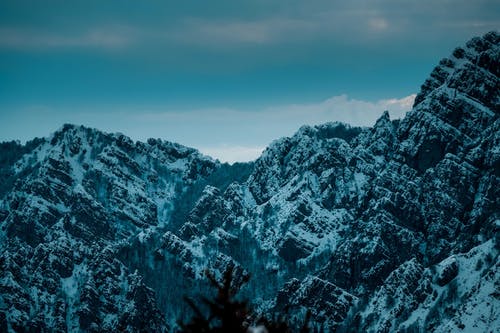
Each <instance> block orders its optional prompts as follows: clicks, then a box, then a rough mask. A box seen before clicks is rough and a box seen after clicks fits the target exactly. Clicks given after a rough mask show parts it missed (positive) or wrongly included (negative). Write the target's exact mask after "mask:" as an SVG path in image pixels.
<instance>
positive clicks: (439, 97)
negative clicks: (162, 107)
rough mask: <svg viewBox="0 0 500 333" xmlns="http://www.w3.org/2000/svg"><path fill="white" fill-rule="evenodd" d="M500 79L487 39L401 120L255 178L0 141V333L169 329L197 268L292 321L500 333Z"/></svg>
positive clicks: (167, 155)
mask: <svg viewBox="0 0 500 333" xmlns="http://www.w3.org/2000/svg"><path fill="white" fill-rule="evenodd" d="M499 75H500V35H499V34H498V33H496V32H490V33H488V34H486V35H484V36H483V37H480V38H479V37H478V38H474V39H472V40H470V41H469V42H467V44H466V45H465V46H463V47H459V48H457V49H455V50H454V51H453V53H452V55H451V56H450V57H448V58H445V59H443V60H441V61H440V62H439V64H438V66H436V68H435V69H434V70H433V71H432V73H431V74H430V76H429V78H428V79H427V80H426V81H425V82H424V84H423V85H422V88H421V91H420V92H419V94H418V95H417V97H416V99H415V104H414V106H413V109H412V110H411V111H410V112H408V114H407V115H406V117H405V118H404V119H401V120H391V119H390V116H389V114H388V113H387V112H385V113H383V114H382V115H381V117H380V119H379V120H378V121H377V122H376V124H374V126H373V127H371V128H358V127H352V126H349V125H347V124H341V123H327V124H323V125H319V126H313V127H312V126H304V127H302V128H300V129H299V130H298V132H297V133H296V134H295V135H293V136H292V137H289V138H282V139H279V140H276V141H274V142H273V143H272V144H271V145H270V146H269V147H268V148H267V149H266V150H265V151H264V152H263V154H262V156H261V157H260V158H259V159H257V161H256V162H255V163H239V164H238V163H237V164H234V165H228V164H223V163H220V162H219V161H216V160H213V159H212V158H210V157H207V156H203V155H202V154H200V153H199V152H198V151H196V150H195V149H192V148H187V147H184V146H181V145H179V144H175V143H170V142H165V141H162V140H155V139H150V140H148V141H147V142H133V141H132V140H131V139H129V138H128V137H126V136H125V135H122V134H107V133H103V132H100V131H98V130H96V129H90V128H85V127H82V126H75V125H65V126H64V127H63V128H61V129H60V130H58V131H57V132H55V133H54V134H53V135H52V136H50V137H48V138H44V139H35V140H33V141H30V142H28V143H26V144H25V145H21V144H19V143H16V142H6V143H2V144H0V182H1V185H0V226H1V229H0V250H1V251H0V331H2V332H44V331H52V332H66V331H68V332H115V331H117V330H118V331H126V332H139V331H149V332H161V331H175V329H176V327H177V326H176V322H177V320H178V319H181V320H182V319H184V320H185V319H187V318H189V317H190V315H191V313H190V310H189V307H188V306H187V305H186V304H185V303H184V301H183V296H184V295H188V296H195V295H198V294H200V293H201V294H206V293H208V292H209V291H210V290H209V289H208V284H207V282H206V280H205V277H204V272H205V270H206V269H207V268H208V269H209V270H210V271H211V272H213V274H214V275H215V276H217V277H220V276H222V274H223V273H224V272H225V271H226V270H228V269H232V270H233V272H235V280H236V283H237V282H238V281H243V280H244V279H245V276H247V275H249V276H250V280H249V282H248V283H247V284H246V285H244V286H243V288H242V291H241V292H242V297H246V298H248V299H250V300H251V303H252V305H253V306H254V308H255V309H257V311H258V312H260V313H263V314H266V315H267V316H272V315H273V314H276V313H278V314H285V313H286V315H287V318H288V319H287V320H289V322H291V323H292V324H293V323H296V324H297V325H298V323H299V322H301V321H302V320H303V318H304V316H305V313H306V312H307V311H310V313H311V321H312V324H313V325H315V326H316V327H321V328H323V329H324V330H325V331H330V332H332V331H341V332H344V331H347V332H460V331H464V332H496V331H498V330H499V329H500V319H499V318H500V313H499V311H500V300H499V298H500V269H499V268H500V267H499V266H500V261H499V258H498V252H499V232H498V231H499V227H500V216H499V214H500V202H499V201H500V120H499V114H500V80H499ZM381 111H382V110H381Z"/></svg>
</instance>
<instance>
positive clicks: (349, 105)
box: [0, 95, 415, 162]
mask: <svg viewBox="0 0 500 333" xmlns="http://www.w3.org/2000/svg"><path fill="white" fill-rule="evenodd" d="M414 99H415V95H410V96H406V97H403V98H390V99H383V100H379V101H376V102H370V101H362V100H357V99H353V98H349V97H348V96H347V95H340V96H334V97H332V98H329V99H327V100H325V101H322V102H318V103H310V104H289V105H281V106H274V107H268V108H264V109H260V110H254V111H246V110H245V111H243V110H239V109H230V108H217V109H196V110H190V111H182V112H180V111H175V110H164V109H162V108H161V107H159V106H157V107H155V108H154V109H152V108H144V107H123V108H118V109H114V110H113V109H110V108H106V109H99V108H92V109H88V110H78V109H76V110H73V111H74V112H72V113H67V112H65V111H64V110H61V111H59V110H54V109H50V108H40V107H38V108H31V109H26V110H20V111H19V112H16V113H15V114H13V113H12V114H10V115H8V114H2V113H0V133H1V135H0V140H11V139H23V140H27V139H31V138H32V137H34V136H45V135H47V134H48V133H50V131H53V130H54V129H55V128H58V127H60V126H61V125H62V124H63V123H74V124H83V125H86V126H90V127H95V128H99V129H101V130H105V131H108V132H122V133H125V134H126V135H129V136H130V137H132V138H133V139H135V140H142V141H144V140H146V139H148V138H150V137H155V138H163V139H166V140H169V141H174V142H179V143H181V144H184V145H188V146H192V147H195V148H198V149H200V150H201V151H202V152H203V153H205V154H208V155H211V156H213V157H216V158H218V159H220V160H221V161H225V162H235V161H250V160H254V159H255V158H257V157H258V156H259V155H260V152H261V151H262V149H263V148H264V147H266V146H267V145H268V144H269V143H270V142H272V141H273V140H275V139H277V138H280V137H283V136H290V135H293V134H294V133H295V132H296V131H297V130H298V129H299V128H300V126H302V125H317V124H321V123H325V122H330V121H342V122H345V123H349V124H351V125H356V126H372V125H373V124H374V123H375V121H376V120H377V119H378V118H379V117H380V116H381V115H382V112H383V111H385V110H388V111H389V113H390V115H391V118H392V119H395V118H402V117H404V115H405V113H406V111H409V110H410V109H411V106H412V104H413V101H414ZM28 125H29V126H28ZM27 126H28V127H27ZM20 127H23V128H25V130H26V128H27V129H29V130H26V131H25V132H24V135H25V137H23V138H21V137H19V132H16V128H17V129H18V128H20Z"/></svg>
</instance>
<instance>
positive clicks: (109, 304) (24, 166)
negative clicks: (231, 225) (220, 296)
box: [0, 125, 219, 331]
mask: <svg viewBox="0 0 500 333" xmlns="http://www.w3.org/2000/svg"><path fill="white" fill-rule="evenodd" d="M30 148H31V149H30V150H29V151H28V152H26V153H25V154H24V155H23V156H22V158H20V159H19V160H18V161H17V162H16V163H14V164H12V167H11V169H10V170H11V176H10V177H11V178H13V181H11V182H10V183H12V186H11V188H10V189H8V191H7V194H6V195H5V196H4V197H3V198H2V202H1V207H2V211H3V213H2V216H3V218H2V235H1V236H0V237H1V239H2V243H1V246H2V255H1V256H0V267H1V272H2V273H1V280H0V289H1V291H2V292H1V297H2V302H1V306H2V309H3V311H5V312H3V314H4V316H3V320H2V321H3V324H2V325H4V327H5V326H7V327H8V328H9V329H12V330H17V331H23V330H30V329H31V330H35V331H37V330H38V331H41V330H46V329H48V328H55V329H56V330H63V331H64V330H66V329H68V330H69V331H78V330H79V329H83V330H88V331H107V330H109V331H115V330H116V329H117V328H124V329H127V330H131V331H134V330H135V328H137V327H141V326H142V325H143V324H147V325H148V326H149V327H150V328H151V329H152V330H153V331H160V330H162V329H163V328H164V327H165V322H164V318H163V316H162V315H161V314H160V311H159V310H158V307H157V305H156V303H157V302H156V299H155V294H154V291H153V290H151V289H149V288H148V287H146V285H145V284H144V281H143V280H144V277H143V276H141V275H140V274H138V273H134V272H133V271H131V270H130V269H129V268H128V267H127V265H126V264H124V261H120V260H119V259H118V258H119V257H118V251H119V249H120V248H121V247H122V242H127V241H128V240H129V239H130V238H131V237H135V236H136V235H138V234H140V233H141V232H142V233H144V232H152V230H154V229H156V228H159V227H162V226H163V225H164V224H165V223H166V221H167V219H168V218H169V216H170V211H171V210H172V209H173V204H174V198H175V197H176V196H177V195H178V194H179V193H180V191H181V190H180V189H183V188H186V187H189V186H190V184H194V183H195V182H196V181H197V180H198V179H200V178H203V177H206V176H207V175H209V174H210V173H212V172H213V171H214V170H216V169H217V168H218V167H219V164H218V163H217V162H214V161H212V160H211V159H209V158H206V157H203V156H202V155H200V154H199V153H198V152H196V151H195V150H193V149H189V148H186V147H182V146H180V145H177V144H171V143H168V142H162V141H157V140H149V141H148V143H133V142H132V141H131V140H130V139H128V138H127V137H125V136H123V135H118V134H117V135H108V134H104V133H101V132H98V131H95V130H91V129H88V128H83V127H76V126H71V125H65V126H64V127H63V128H62V129H61V130H59V131H57V132H56V133H55V134H54V135H53V136H52V137H51V138H49V139H47V140H43V141H38V144H37V145H35V146H34V147H30ZM125 263H126V262H125Z"/></svg>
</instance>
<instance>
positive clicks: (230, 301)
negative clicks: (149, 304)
mask: <svg viewBox="0 0 500 333" xmlns="http://www.w3.org/2000/svg"><path fill="white" fill-rule="evenodd" d="M205 274H206V276H207V278H208V279H209V281H210V283H211V284H212V286H214V287H215V288H216V289H217V295H216V296H215V298H214V299H213V300H210V299H208V298H206V297H201V302H202V303H203V304H205V305H206V306H208V315H205V314H204V313H203V311H202V310H201V309H200V308H199V307H198V305H196V303H195V301H193V299H191V298H189V297H185V298H184V299H185V301H186V303H187V304H188V305H189V306H190V307H191V308H192V309H193V312H194V316H193V318H192V319H191V321H190V322H188V323H182V322H180V323H179V326H180V331H179V332H180V333H226V332H227V333H247V332H251V324H252V323H255V324H257V325H256V326H263V327H265V331H264V332H268V333H292V332H293V331H292V329H291V328H290V326H289V325H288V324H287V323H286V322H285V321H284V320H275V321H271V320H268V319H266V318H263V317H261V318H259V319H257V320H256V319H255V318H256V316H255V314H254V313H253V312H252V311H251V310H250V309H249V306H248V302H247V301H238V300H235V296H236V294H237V293H238V291H239V289H240V287H241V286H242V285H243V284H245V283H246V282H248V279H249V277H248V276H245V277H244V278H243V281H242V283H235V279H234V277H233V269H232V268H230V269H227V270H226V271H225V273H224V275H223V278H222V281H221V282H218V281H217V279H216V278H215V277H214V275H213V274H212V273H210V272H209V271H208V270H207V271H206V272H205ZM310 316H311V315H310V313H309V312H308V313H307V315H306V318H305V321H304V325H303V326H302V328H301V329H300V331H299V332H300V333H308V332H309V320H310Z"/></svg>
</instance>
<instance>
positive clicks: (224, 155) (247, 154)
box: [198, 144, 265, 163]
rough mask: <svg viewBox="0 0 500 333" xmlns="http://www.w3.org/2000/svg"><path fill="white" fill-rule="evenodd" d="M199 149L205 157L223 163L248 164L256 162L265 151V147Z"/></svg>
mask: <svg viewBox="0 0 500 333" xmlns="http://www.w3.org/2000/svg"><path fill="white" fill-rule="evenodd" d="M198 149H199V150H200V151H201V152H202V153H203V154H205V155H208V156H211V157H213V158H216V159H218V160H220V161H223V162H228V163H234V162H248V161H253V160H256V159H257V158H258V157H259V156H260V155H261V154H262V152H263V151H264V149H265V147H264V146H240V145H230V144H223V145H217V146H199V147H198Z"/></svg>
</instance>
